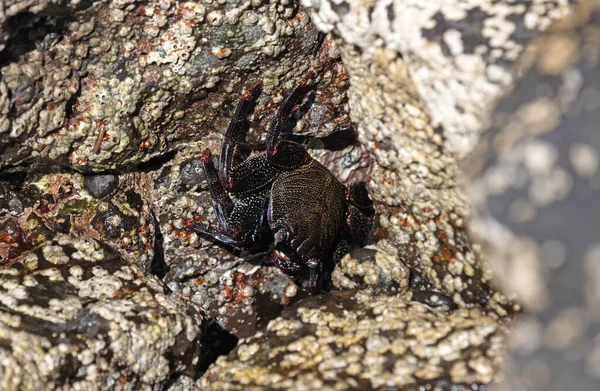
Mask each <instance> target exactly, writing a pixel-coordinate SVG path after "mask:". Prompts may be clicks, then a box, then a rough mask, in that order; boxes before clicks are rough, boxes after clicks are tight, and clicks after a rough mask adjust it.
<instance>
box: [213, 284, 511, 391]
mask: <svg viewBox="0 0 600 391" xmlns="http://www.w3.org/2000/svg"><path fill="white" fill-rule="evenodd" d="M502 340H503V337H502V332H501V327H500V326H498V323H497V320H496V319H494V318H493V317H489V316H486V315H484V314H482V313H481V312H480V311H477V310H458V311H456V312H453V313H448V312H446V310H436V309H432V308H430V307H428V306H425V305H423V304H420V303H414V302H413V303H410V302H407V300H406V298H402V297H395V296H373V295H372V294H370V293H368V292H367V291H358V292H355V291H354V292H353V291H350V292H337V293H329V294H325V295H321V296H316V297H311V298H308V299H305V300H303V301H301V302H299V303H297V304H295V305H294V306H292V307H291V308H290V309H288V310H287V311H286V312H285V313H284V314H283V315H282V316H281V317H280V318H277V319H275V320H273V321H271V322H270V323H269V325H268V327H267V329H266V331H265V332H263V333H259V334H257V335H256V336H254V337H252V338H249V339H246V340H244V341H243V342H241V343H240V345H239V346H238V347H237V348H236V349H235V350H234V351H233V352H232V353H231V354H230V355H229V356H227V357H221V358H219V359H218V360H217V363H216V364H214V365H213V366H212V367H211V368H210V369H209V370H208V372H207V373H206V374H205V376H204V378H203V383H202V385H203V387H205V388H204V389H206V390H279V389H281V390H317V389H319V390H371V389H379V390H400V389H402V390H405V389H433V388H434V387H438V388H439V389H450V388H449V387H450V386H451V385H452V387H453V388H452V389H454V390H468V389H470V390H476V389H483V386H484V385H486V384H488V383H489V382H490V381H492V380H493V378H494V370H495V368H497V367H498V366H499V365H500V363H501V361H502V354H503V351H502V346H503V344H502Z"/></svg>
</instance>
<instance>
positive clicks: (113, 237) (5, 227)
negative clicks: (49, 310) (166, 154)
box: [0, 173, 154, 270]
mask: <svg viewBox="0 0 600 391" xmlns="http://www.w3.org/2000/svg"><path fill="white" fill-rule="evenodd" d="M110 177H111V178H112V181H110V183H109V185H108V187H107V188H105V189H104V191H103V193H106V194H104V195H103V196H102V197H103V198H98V196H99V195H101V194H98V193H97V192H96V190H98V188H97V187H94V188H92V193H90V192H89V191H88V188H89V186H90V185H89V181H90V179H89V178H88V177H85V178H84V177H83V176H82V175H81V174H67V173H50V174H32V175H30V176H28V177H27V178H25V179H22V178H18V177H15V176H13V177H12V178H11V179H10V180H6V181H3V182H2V186H3V188H4V189H5V190H4V192H3V193H0V259H3V260H6V259H10V258H12V257H13V256H15V255H17V254H18V253H19V252H22V251H24V250H26V249H29V248H32V247H33V246H36V245H38V244H40V243H41V242H43V241H46V240H50V239H52V238H53V237H54V236H55V235H56V234H59V233H63V234H67V233H73V234H76V235H82V234H83V235H86V236H88V237H91V238H95V239H101V240H102V241H103V242H105V243H107V244H110V245H112V246H113V247H114V248H116V249H118V250H119V252H120V253H121V255H122V256H123V257H124V258H125V259H127V260H129V261H130V262H132V263H136V264H137V265H138V266H140V267H142V268H143V269H145V270H147V269H149V268H150V262H151V260H152V257H153V254H154V247H153V242H154V221H153V217H152V211H151V209H150V204H149V201H148V199H149V198H148V197H151V193H150V192H151V189H152V188H151V182H149V180H148V179H147V178H146V176H145V175H144V174H126V175H123V176H121V178H120V179H119V178H117V177H116V176H110ZM110 188H114V189H116V191H113V192H112V193H111V192H110V191H108V190H110Z"/></svg>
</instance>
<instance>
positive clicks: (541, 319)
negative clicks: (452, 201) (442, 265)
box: [468, 2, 600, 390]
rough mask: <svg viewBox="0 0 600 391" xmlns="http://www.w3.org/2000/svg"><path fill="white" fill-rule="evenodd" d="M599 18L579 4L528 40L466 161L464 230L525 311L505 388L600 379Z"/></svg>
mask: <svg viewBox="0 0 600 391" xmlns="http://www.w3.org/2000/svg"><path fill="white" fill-rule="evenodd" d="M599 20H600V5H599V4H598V2H583V3H582V5H581V7H580V8H579V9H578V11H577V12H576V13H574V15H573V16H572V17H569V18H566V19H565V20H563V21H561V22H560V23H556V24H555V25H553V27H552V28H551V29H549V31H548V32H547V33H546V34H545V35H543V36H541V37H540V38H538V39H537V40H536V41H535V44H534V46H533V48H532V50H530V51H529V53H528V55H527V56H525V57H524V58H523V59H522V64H521V66H522V70H523V79H522V80H521V81H520V82H519V83H518V84H517V86H516V88H515V89H514V91H513V92H512V93H511V94H510V95H509V96H507V97H506V98H505V99H503V100H502V101H500V102H499V104H498V106H497V108H496V111H495V113H494V116H493V118H492V123H493V124H494V126H492V127H491V128H490V129H489V130H488V131H486V132H485V133H484V135H483V136H482V139H481V142H480V145H479V147H478V149H477V150H476V153H475V154H474V156H473V157H472V159H471V161H470V162H469V164H468V167H469V168H470V174H471V176H472V182H471V185H470V189H469V190H470V194H471V195H472V198H473V200H474V206H475V211H476V213H475V218H474V220H473V224H472V230H473V232H474V233H475V234H476V235H477V236H478V238H479V239H480V240H481V241H482V243H483V245H484V250H485V252H486V253H487V254H488V256H489V260H490V264H491V265H493V266H494V271H495V274H496V275H497V276H498V278H499V281H501V282H502V285H503V287H504V288H505V289H506V290H507V291H512V292H516V293H517V294H518V296H519V298H520V300H521V301H522V302H523V304H524V307H525V310H526V315H525V316H522V317H521V318H520V319H519V322H518V323H517V325H516V328H515V331H514V333H513V335H512V337H511V340H512V342H511V346H512V347H513V351H512V359H513V363H512V366H511V368H512V369H511V370H510V371H509V373H508V374H507V376H506V379H507V384H506V385H505V388H506V389H512V390H523V389H544V390H564V389H577V390H597V389H598V384H600V383H599V379H600V342H599V336H600V319H599V318H598V314H599V313H600V290H599V286H600V285H599V282H600V269H599V265H600V242H599V241H598V232H599V229H600V223H599V221H600V192H599V189H600V187H599V184H600V170H599V161H600V152H599V151H600V133H599V132H598V124H599V123H600V61H599V58H600V44H599V42H598V39H597V38H598V31H600V24H599Z"/></svg>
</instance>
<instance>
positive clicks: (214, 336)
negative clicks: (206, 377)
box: [195, 320, 239, 379]
mask: <svg viewBox="0 0 600 391" xmlns="http://www.w3.org/2000/svg"><path fill="white" fill-rule="evenodd" d="M208 322H209V324H208V327H207V329H206V332H205V333H204V341H203V343H202V352H203V355H202V357H201V358H200V362H199V364H198V366H197V367H196V376H195V378H196V379H198V378H200V377H201V376H202V375H203V374H204V372H206V370H207V369H208V367H209V366H210V365H211V364H212V363H214V362H215V361H217V358H219V356H224V355H226V354H229V353H230V352H231V351H232V350H233V349H235V347H236V346H237V343H238V340H239V339H238V338H237V337H236V336H234V335H233V334H231V333H229V332H228V331H227V330H225V329H224V328H223V327H221V326H219V324H217V322H215V321H213V320H210V321H208Z"/></svg>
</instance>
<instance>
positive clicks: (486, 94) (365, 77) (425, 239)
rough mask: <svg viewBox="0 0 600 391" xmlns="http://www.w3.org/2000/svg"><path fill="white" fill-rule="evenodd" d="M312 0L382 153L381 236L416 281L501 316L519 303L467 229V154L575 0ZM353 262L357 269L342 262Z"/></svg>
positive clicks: (361, 123) (356, 114) (368, 135)
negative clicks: (539, 41)
mask: <svg viewBox="0 0 600 391" xmlns="http://www.w3.org/2000/svg"><path fill="white" fill-rule="evenodd" d="M304 4H305V5H306V6H311V7H313V20H314V21H315V24H316V25H317V27H318V28H319V29H321V30H322V31H325V32H329V31H331V32H333V33H334V36H336V37H338V38H337V39H336V42H337V44H338V48H339V51H340V53H341V57H342V60H343V62H344V66H345V67H346V70H347V72H348V75H349V76H350V82H351V86H350V89H349V92H348V96H349V104H350V109H351V117H352V119H353V120H354V121H355V122H356V123H357V124H358V140H359V142H360V143H361V144H362V145H363V146H364V147H365V148H366V150H367V151H368V152H369V153H370V155H371V156H372V158H373V160H374V163H373V168H372V170H371V173H370V178H369V191H370V194H371V196H372V198H373V199H374V201H375V202H376V206H377V213H378V224H377V226H376V231H375V233H376V235H377V239H379V241H378V242H377V243H376V244H375V245H376V246H377V247H378V248H379V250H380V251H381V252H382V253H386V254H387V255H386V256H387V257H389V258H390V259H391V260H393V259H394V258H395V264H396V265H397V266H395V267H396V268H398V269H402V268H403V267H405V266H406V267H408V268H409V269H410V271H411V276H410V283H409V287H410V289H411V290H412V291H416V292H421V291H422V292H431V291H437V292H440V293H443V294H444V295H447V296H450V297H452V299H453V300H454V302H455V303H456V304H457V305H459V306H461V307H465V306H471V305H486V306H488V307H490V308H494V310H495V311H497V312H498V313H499V314H502V315H506V314H510V313H512V312H514V311H515V310H518V306H516V305H514V304H513V303H511V301H510V300H509V299H508V298H507V297H505V296H504V295H502V294H501V293H499V292H498V291H497V290H496V289H495V288H494V287H493V286H492V285H491V283H490V278H491V275H490V273H489V271H488V270H487V269H486V268H485V267H483V266H482V264H481V261H480V260H481V254H480V252H479V250H478V247H477V246H476V245H475V244H474V243H473V242H472V240H471V239H470V237H469V234H468V230H467V228H468V227H467V221H468V218H469V216H470V207H469V203H468V199H467V197H466V196H465V194H464V193H463V191H462V190H461V187H460V186H459V185H460V175H459V174H460V170H459V166H458V164H459V162H460V159H461V158H462V157H464V156H465V155H466V154H468V153H469V152H470V151H471V150H472V148H473V146H474V144H475V142H476V140H477V138H478V134H479V131H480V129H481V128H482V126H483V125H484V124H485V121H486V119H487V118H488V116H489V112H490V110H491V109H492V108H493V103H494V101H495V100H497V99H498V98H499V97H500V96H501V95H502V94H503V93H504V92H505V91H506V90H507V88H509V87H510V85H512V83H513V81H514V80H515V77H516V71H517V64H516V60H517V58H518V55H519V54H520V53H522V52H523V50H524V48H525V47H526V45H527V43H528V42H529V41H530V39H531V37H532V36H533V35H534V34H535V33H536V32H539V31H541V30H544V29H545V28H547V26H548V24H549V23H550V22H551V21H552V20H553V19H556V18H559V17H561V15H564V14H565V13H566V12H567V10H568V8H567V7H566V3H565V4H562V3H560V2H539V3H536V4H533V3H531V4H530V3H527V4H525V3H519V2H517V3H514V4H505V3H497V2H487V1H468V2H463V3H461V5H460V6H458V5H457V4H455V3H454V2H428V3H427V4H423V2H420V1H419V2H417V1H414V2H413V1H380V2H367V3H365V2H362V1H349V2H347V1H341V2H329V1H319V2H316V1H315V2H312V1H309V0H307V1H305V2H304ZM351 264H352V265H354V264H355V263H346V265H351ZM342 267H345V266H344V264H342ZM348 273H350V274H352V273H354V271H348V272H346V271H343V270H342V271H340V275H341V274H348ZM396 285H397V284H396ZM395 289H397V288H395Z"/></svg>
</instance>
